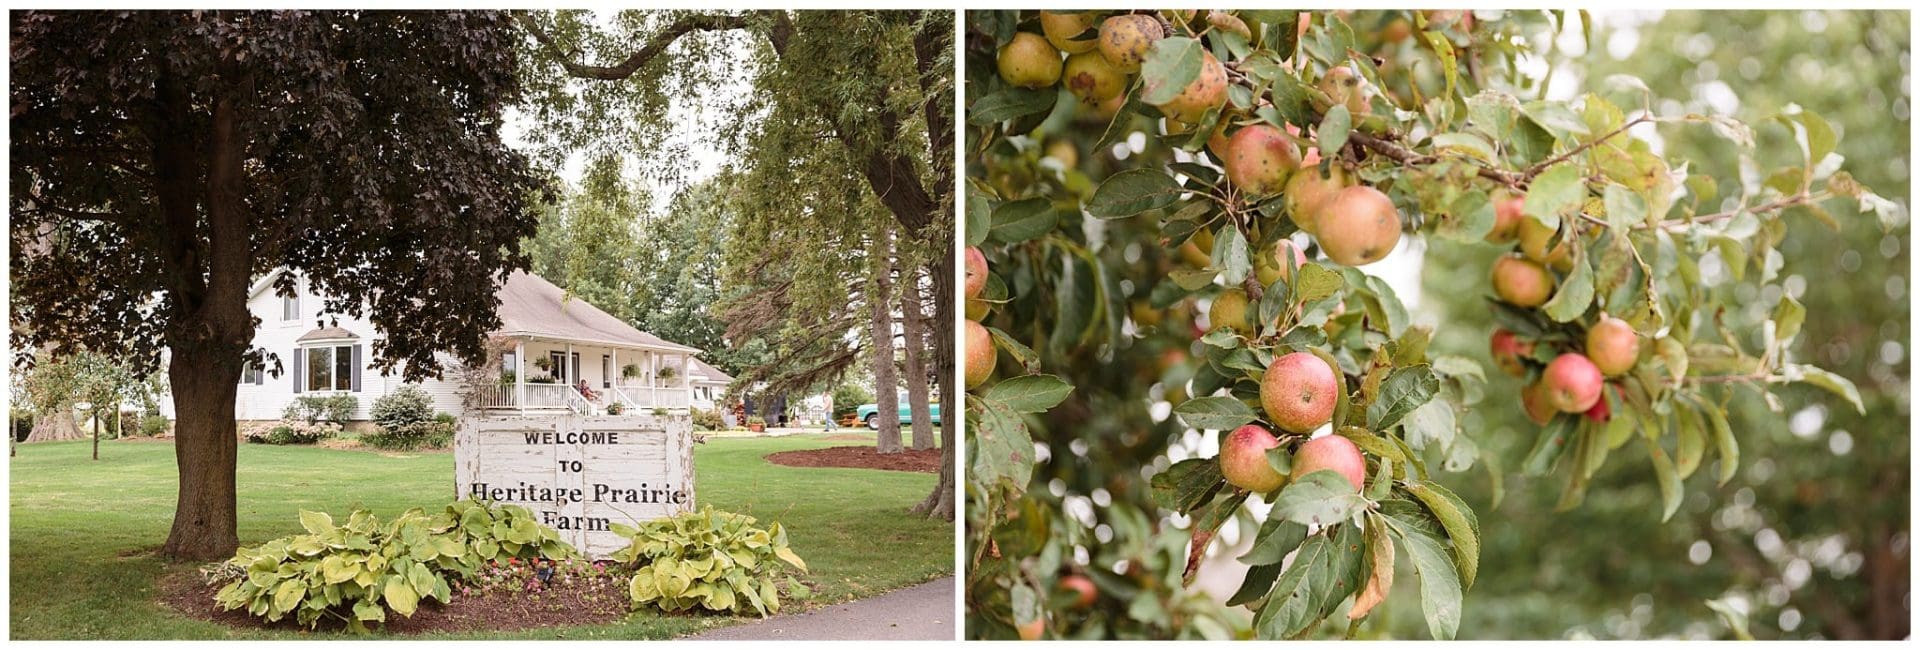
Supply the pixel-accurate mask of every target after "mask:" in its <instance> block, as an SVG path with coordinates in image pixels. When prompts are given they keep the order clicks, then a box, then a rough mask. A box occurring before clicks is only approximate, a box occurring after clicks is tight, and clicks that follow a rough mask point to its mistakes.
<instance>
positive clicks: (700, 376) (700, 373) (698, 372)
mask: <svg viewBox="0 0 1920 650" xmlns="http://www.w3.org/2000/svg"><path fill="white" fill-rule="evenodd" d="M691 376H692V377H693V380H694V381H697V382H698V381H704V382H708V383H714V384H731V383H733V376H732V375H728V374H727V373H724V372H720V369H719V368H715V367H713V366H712V365H709V364H708V363H707V362H705V361H702V360H700V359H699V358H697V357H696V358H694V360H693V372H692V373H691Z"/></svg>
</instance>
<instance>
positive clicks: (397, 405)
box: [367, 384, 433, 429]
mask: <svg viewBox="0 0 1920 650" xmlns="http://www.w3.org/2000/svg"><path fill="white" fill-rule="evenodd" d="M367 417H368V419H370V420H373V423H374V424H375V425H378V426H379V427H380V428H382V429H392V428H395V427H402V426H406V425H409V424H419V423H422V422H428V421H431V420H432V419H433V397H432V396H430V395H428V394H427V391H424V390H421V389H420V387H419V386H416V385H414V384H404V385H401V386H400V387H399V388H397V389H395V390H394V391H393V392H391V393H387V394H385V395H381V396H380V397H377V398H375V399H374V400H373V408H371V409H369V410H368V411H367Z"/></svg>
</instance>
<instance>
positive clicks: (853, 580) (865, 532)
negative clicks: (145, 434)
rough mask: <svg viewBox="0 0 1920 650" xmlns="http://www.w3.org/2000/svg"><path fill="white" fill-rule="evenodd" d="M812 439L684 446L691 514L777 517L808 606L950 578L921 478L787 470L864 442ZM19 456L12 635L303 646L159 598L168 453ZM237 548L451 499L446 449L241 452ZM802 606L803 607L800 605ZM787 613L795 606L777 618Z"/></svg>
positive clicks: (70, 451) (943, 534)
mask: <svg viewBox="0 0 1920 650" xmlns="http://www.w3.org/2000/svg"><path fill="white" fill-rule="evenodd" d="M823 437H824V436H820V435H802V436H787V437H781V438H719V439H712V440H709V441H708V442H707V443H705V444H703V445H699V446H697V447H695V450H694V465H695V471H696V472H697V476H696V479H695V490H696V499H697V503H699V504H701V505H706V504H711V505H713V506H714V507H716V508H719V509H722V510H729V511H734V512H744V513H748V514H751V515H753V516H755V517H758V518H759V519H760V520H761V522H762V523H763V524H764V523H766V522H768V521H779V522H781V524H782V525H784V526H786V527H787V528H788V530H789V533H788V536H789V538H790V539H791V541H792V543H793V549H794V551H795V552H796V553H799V554H800V556H801V557H802V558H804V559H805V560H806V561H807V565H808V567H809V568H811V569H812V571H813V572H812V573H811V574H809V575H808V576H807V578H806V579H807V581H808V582H809V583H811V584H813V585H814V587H815V594H814V596H813V597H812V598H810V599H808V600H807V601H806V603H805V606H806V607H807V608H813V607H818V606H822V605H826V604H832V603H837V602H841V601H845V600H851V599H856V598H861V597H865V596H870V595H874V594H877V593H880V592H884V591H888V590H892V589H895V588H899V587H903V586H907V585H912V584H917V583H920V582H924V581H926V580H929V579H932V578H935V577H939V576H942V575H948V574H951V573H952V572H953V539H954V537H953V526H952V524H949V523H946V522H940V521H929V520H926V519H922V518H920V517H917V516H913V515H911V514H909V513H908V512H906V509H907V508H909V507H911V506H912V505H913V504H915V503H918V502H919V501H920V500H921V499H922V498H924V497H925V496H926V494H927V493H928V492H929V491H931V490H932V489H933V485H934V480H935V477H934V476H933V475H931V474H920V473H909V472H885V471H877V470H860V469H831V468H799V467H783V466H779V465H774V464H771V463H768V462H766V461H765V460H764V458H763V457H764V456H766V455H767V454H769V453H773V452H776V451H785V450H790V449H811V448H817V447H831V446H836V445H846V444H860V443H857V442H854V443H849V442H847V441H828V440H822V439H821V438H823ZM90 444H91V443H89V442H85V441H80V442H49V443H36V444H31V445H21V446H20V447H19V456H18V457H16V458H14V459H13V461H12V463H11V465H12V467H11V470H12V473H11V489H12V491H11V502H10V511H9V514H10V517H11V530H10V531H9V535H10V538H9V539H10V541H11V544H12V550H11V554H10V555H9V557H8V563H9V569H10V574H9V577H8V584H9V586H10V587H11V589H12V592H11V593H12V598H11V602H10V606H9V609H8V616H9V621H10V623H11V627H12V633H11V636H12V638H14V639H247V638H308V637H314V636H320V637H325V636H328V635H326V634H305V633H302V634H292V633H285V632H267V631H258V630H235V629H232V628H228V627H225V626H222V625H217V624H214V623H209V622H204V621H199V620H195V619H190V618H186V617H183V616H180V615H177V614H175V613H174V612H173V611H172V610H170V609H167V608H166V607H164V606H162V605H161V604H159V603H158V602H157V600H156V599H157V595H156V586H155V583H156V581H157V579H158V578H160V577H161V576H162V575H166V574H171V573H175V572H192V571H194V570H195V569H196V568H197V566H196V565H193V564H189V563H169V562H166V561H164V560H161V559H159V558H158V557H156V556H155V555H154V554H153V553H152V551H153V550H154V549H155V548H157V547H158V546H159V545H160V544H161V542H163V541H165V540H166V536H167V530H168V528H169V527H170V526H171V523H172V517H173V505H174V496H175V474H174V461H173V446H172V445H170V444H166V443H163V442H153V441H140V440H129V441H109V442H103V443H101V446H100V460H99V461H93V460H89V445H90ZM238 478H239V491H240V495H239V497H240V501H239V517H240V522H239V523H240V543H241V544H242V545H246V544H254V543H258V542H261V541H264V540H267V539H271V538H274V537H278V536H282V535H289V534H293V533H297V532H300V524H299V521H298V518H297V513H298V511H300V510H303V509H304V510H324V511H328V512H332V513H335V514H336V515H339V514H342V513H345V512H347V511H349V510H352V509H354V508H357V507H364V508H367V509H370V510H373V511H375V512H376V513H377V514H379V515H380V516H381V517H383V518H384V517H388V516H392V515H395V514H398V513H400V512H402V511H405V510H406V509H408V508H412V507H424V508H427V509H429V510H433V509H437V508H439V507H441V506H443V505H445V504H446V503H447V502H448V501H451V500H452V499H453V455H452V454H451V453H448V452H420V453H374V452H366V451H336V450H328V449H318V448H312V447H275V446H266V445H246V444H243V445H241V447H240V470H239V477H238ZM795 609H799V608H795ZM782 611H783V612H784V611H790V610H782ZM746 620H748V619H739V618H723V617H710V616H664V615H658V614H652V613H636V614H632V615H629V616H628V617H627V618H626V619H625V620H623V621H621V622H619V623H616V624H612V625H591V626H575V627H563V628H548V629H542V630H527V631H522V632H493V633H484V634H463V635H441V636H437V637H430V638H545V639H552V638H566V639H584V638H631V639H658V638H670V637H674V636H679V635H682V634H687V633H689V632H694V631H698V630H701V629H706V628H710V627H716V626H720V625H727V624H733V623H739V622H744V621H746Z"/></svg>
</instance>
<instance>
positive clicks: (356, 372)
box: [353, 345, 365, 393]
mask: <svg viewBox="0 0 1920 650" xmlns="http://www.w3.org/2000/svg"><path fill="white" fill-rule="evenodd" d="M361 347H362V346H358V345H356V346H353V392H356V393H358V392H360V368H361V366H363V365H365V364H362V363H361V362H360V348H361Z"/></svg>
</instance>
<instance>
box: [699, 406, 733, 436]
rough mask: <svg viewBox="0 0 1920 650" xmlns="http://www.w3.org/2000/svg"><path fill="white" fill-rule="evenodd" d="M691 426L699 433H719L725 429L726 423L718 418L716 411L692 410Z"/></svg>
mask: <svg viewBox="0 0 1920 650" xmlns="http://www.w3.org/2000/svg"><path fill="white" fill-rule="evenodd" d="M691 413H692V415H693V426H694V428H695V429H698V430H700V431H719V430H721V429H725V428H727V421H726V420H725V419H723V418H721V416H720V411H719V410H718V409H693V410H692V412H691Z"/></svg>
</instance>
